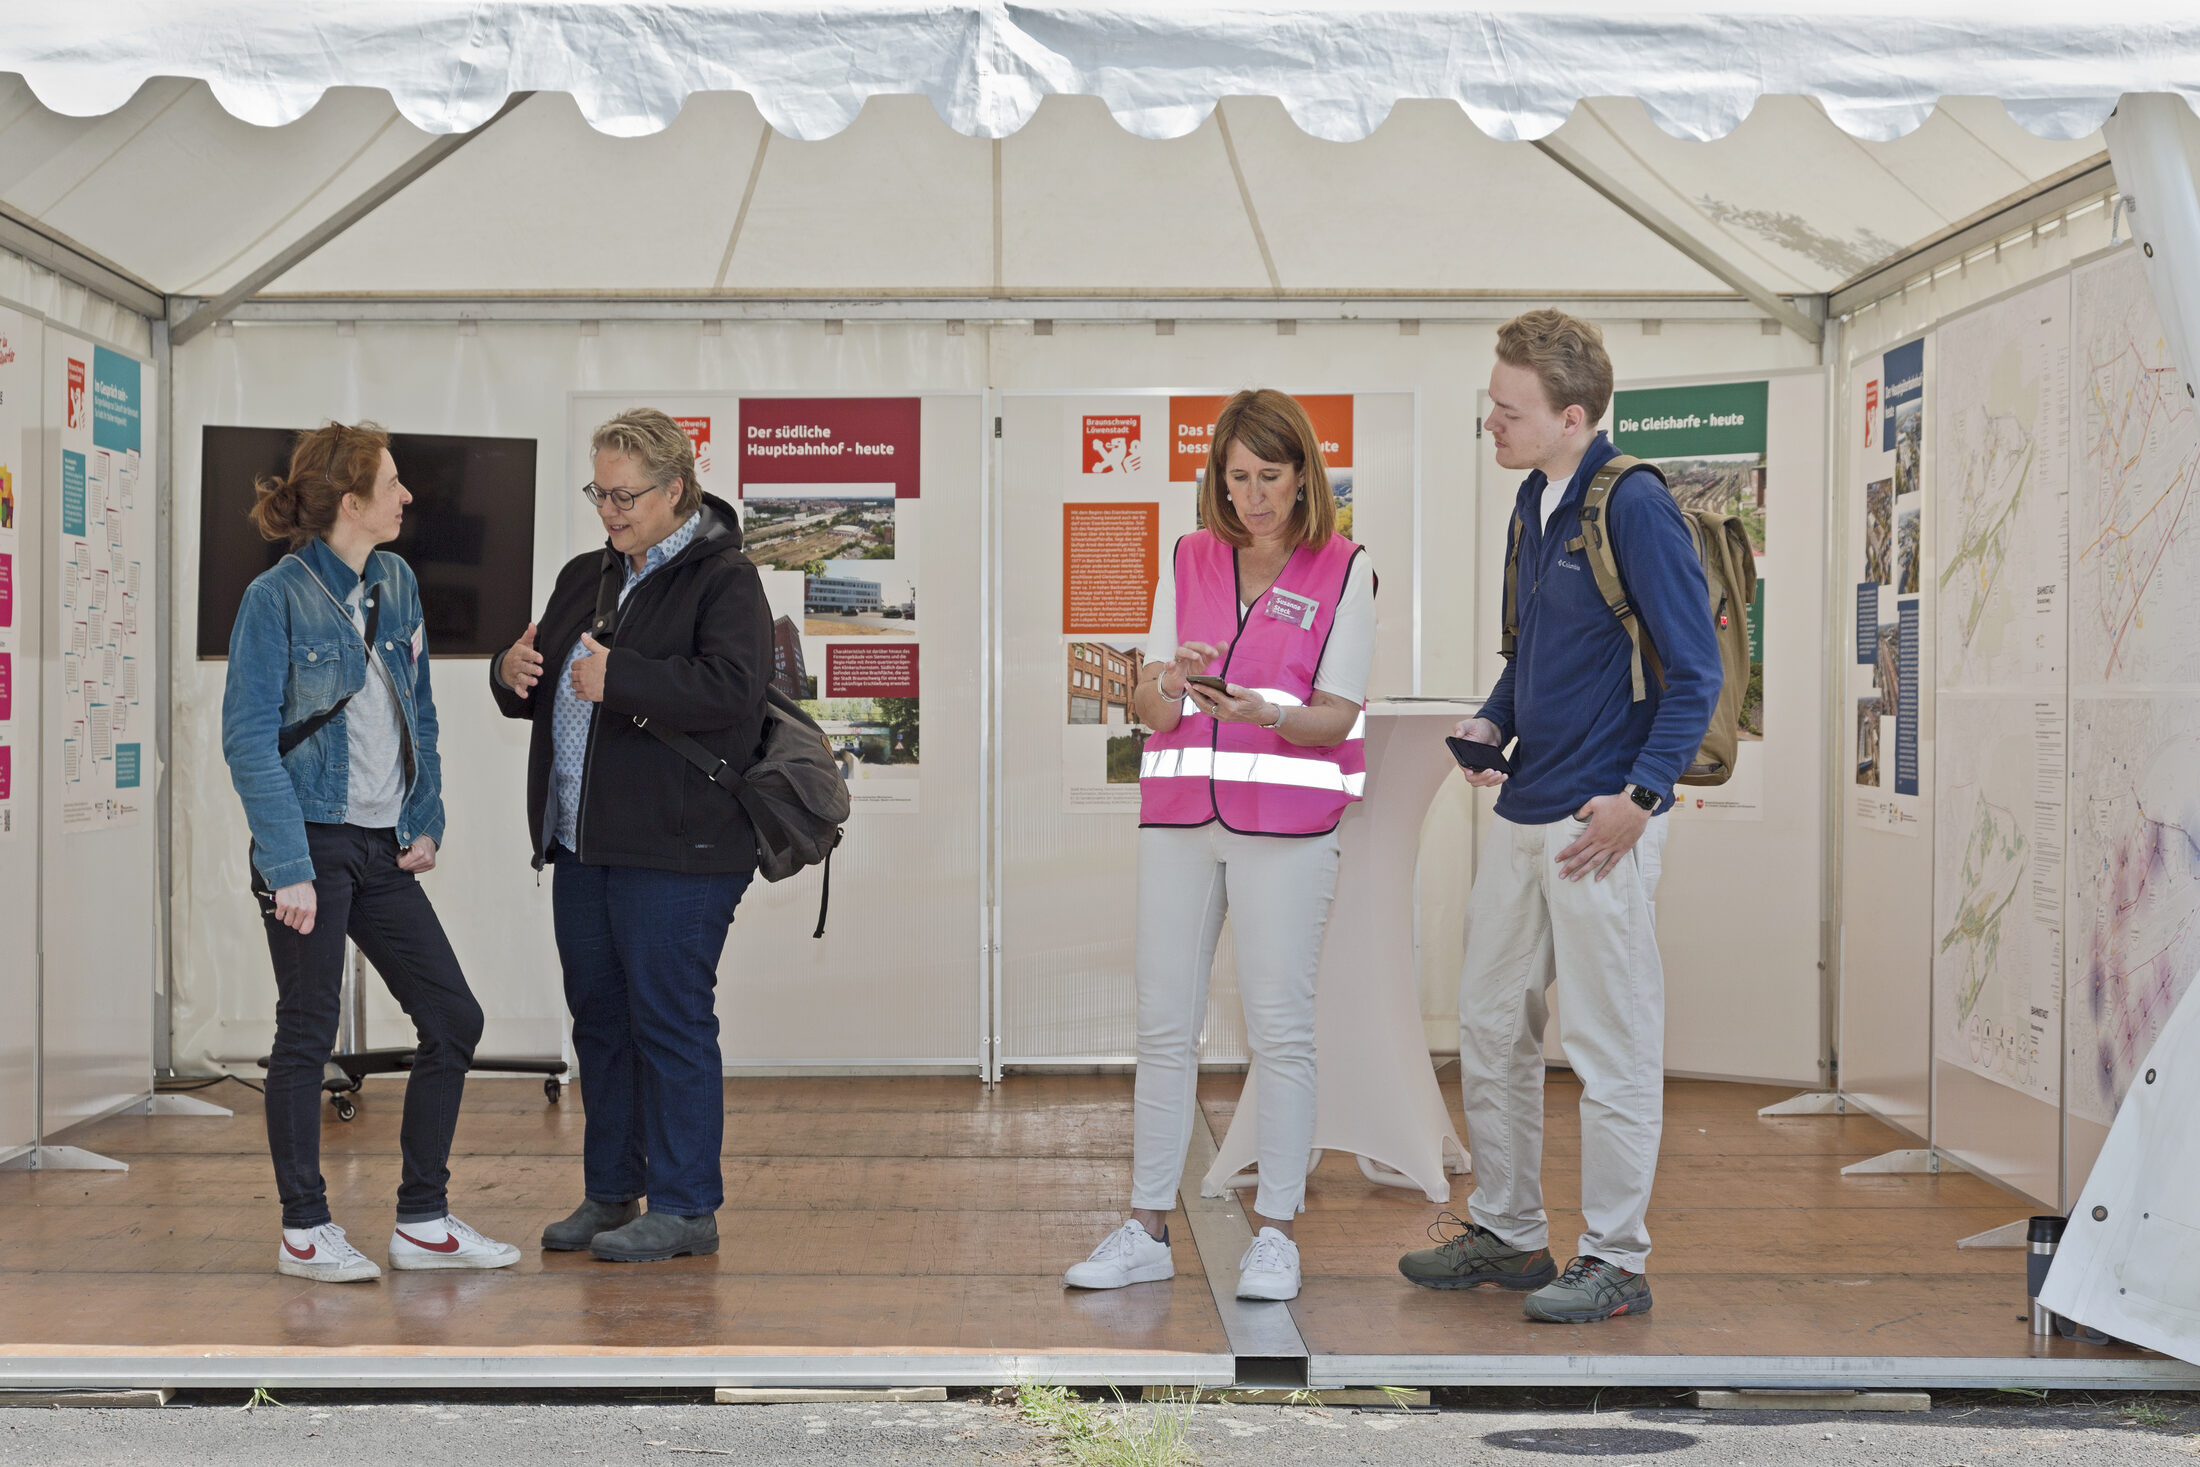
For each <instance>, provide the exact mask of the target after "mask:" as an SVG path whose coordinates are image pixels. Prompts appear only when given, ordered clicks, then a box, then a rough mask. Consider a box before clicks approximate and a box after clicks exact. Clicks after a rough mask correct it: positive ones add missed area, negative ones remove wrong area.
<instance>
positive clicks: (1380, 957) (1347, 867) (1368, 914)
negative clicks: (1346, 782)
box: [1200, 701, 1475, 1202]
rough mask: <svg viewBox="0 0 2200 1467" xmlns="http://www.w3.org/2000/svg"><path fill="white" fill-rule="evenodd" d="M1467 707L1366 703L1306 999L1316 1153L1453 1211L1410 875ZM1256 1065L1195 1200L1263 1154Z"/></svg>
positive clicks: (1452, 1157)
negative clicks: (1357, 770) (1351, 799)
mask: <svg viewBox="0 0 2200 1467" xmlns="http://www.w3.org/2000/svg"><path fill="white" fill-rule="evenodd" d="M1474 712H1475V705H1474V704H1471V703H1451V702H1441V703H1440V702H1433V701H1432V702H1395V703H1392V702H1383V703H1371V704H1369V705H1368V709H1367V793H1366V796H1365V798H1363V799H1362V800H1361V801H1360V803H1359V804H1357V805H1355V806H1354V807H1353V808H1352V809H1351V810H1349V811H1347V812H1346V814H1345V817H1344V821H1343V823H1342V824H1341V825H1339V826H1338V830H1337V834H1338V838H1339V842H1340V844H1341V846H1342V848H1343V849H1342V855H1341V857H1340V859H1339V862H1338V868H1337V899H1336V904H1335V905H1334V906H1333V907H1332V908H1331V909H1330V913H1329V928H1328V933H1327V936H1326V938H1325V939H1324V941H1323V944H1322V960H1321V968H1320V970H1319V973H1318V976H1317V978H1316V987H1315V997H1314V1050H1315V1066H1316V1074H1317V1077H1318V1079H1317V1083H1318V1085H1319V1087H1320V1088H1319V1092H1318V1096H1317V1100H1316V1113H1315V1120H1314V1149H1315V1151H1316V1152H1317V1153H1319V1152H1322V1151H1327V1150H1336V1151H1344V1152H1349V1153H1351V1154H1352V1155H1354V1156H1357V1157H1358V1158H1359V1159H1360V1171H1361V1172H1362V1174H1364V1175H1365V1176H1366V1177H1367V1178H1368V1180H1369V1181H1373V1182H1380V1183H1382V1184H1384V1185H1386V1186H1393V1187H1407V1188H1416V1189H1418V1190H1420V1191H1421V1192H1422V1193H1424V1194H1425V1195H1426V1196H1427V1197H1428V1199H1429V1201H1431V1202H1448V1201H1450V1200H1451V1182H1450V1179H1449V1177H1448V1176H1447V1173H1458V1172H1464V1171H1466V1170H1467V1168H1468V1157H1467V1148H1466V1147H1465V1146H1464V1145H1462V1144H1461V1143H1460V1140H1459V1133H1458V1131H1457V1130H1456V1129H1454V1128H1453V1126H1452V1121H1451V1113H1450V1112H1449V1111H1448V1110H1446V1109H1445V1107H1444V1097H1443V1093H1442V1092H1441V1091H1440V1090H1438V1089H1437V1088H1436V1069H1435V1067H1434V1066H1433V1065H1432V1064H1430V1063H1429V1055H1428V1040H1427V1038H1426V1035H1425V1031H1424V1030H1423V1028H1422V1025H1421V984H1420V965H1419V962H1418V961H1417V959H1416V956H1415V953H1414V941H1413V928H1414V919H1413V890H1414V871H1415V867H1416V866H1417V865H1418V864H1419V857H1420V849H1421V822H1422V820H1423V818H1424V817H1425V816H1426V815H1427V814H1428V807H1429V802H1430V801H1431V800H1433V799H1434V798H1435V797H1436V792H1437V791H1438V790H1440V789H1442V788H1443V784H1444V781H1445V780H1446V779H1449V778H1455V777H1456V772H1457V770H1458V768H1459V766H1458V764H1457V762H1455V761H1454V760H1453V759H1452V757H1451V751H1450V750H1449V749H1446V748H1445V747H1444V736H1445V735H1446V734H1448V733H1450V732H1451V730H1452V726H1453V725H1454V724H1456V723H1457V722H1458V721H1459V720H1460V719H1462V718H1471V717H1472V716H1473V715H1474ZM1259 1085H1260V1069H1259V1064H1258V1062H1257V1061H1256V1062H1255V1064H1254V1066H1253V1068H1252V1069H1250V1070H1248V1071H1247V1073H1246V1076H1245V1088H1244V1090H1243V1091H1241V1092H1240V1093H1239V1095H1238V1104H1237V1112H1236V1114H1235V1115H1233V1116H1232V1117H1231V1119H1230V1132H1229V1134H1228V1135H1227V1136H1225V1137H1224V1138H1223V1141H1222V1147H1221V1149H1220V1150H1219V1151H1218V1152H1217V1153H1216V1155H1215V1162H1214V1165H1213V1166H1211V1167H1209V1168H1208V1170H1207V1175H1206V1177H1205V1178H1204V1179H1203V1180H1202V1182H1201V1184H1200V1191H1201V1193H1202V1194H1203V1195H1205V1196H1208V1197H1219V1196H1221V1195H1222V1194H1223V1192H1224V1190H1225V1189H1226V1188H1228V1187H1231V1186H1244V1185H1249V1184H1250V1181H1249V1179H1242V1178H1241V1177H1240V1176H1239V1174H1240V1173H1242V1172H1243V1171H1244V1170H1245V1169H1246V1168H1247V1167H1249V1166H1251V1165H1253V1163H1254V1160H1255V1158H1256V1157H1257V1155H1258V1154H1259V1143H1258V1140H1257V1135H1258V1126H1259V1120H1258V1111H1259V1106H1258V1104H1257V1095H1258V1090H1259Z"/></svg>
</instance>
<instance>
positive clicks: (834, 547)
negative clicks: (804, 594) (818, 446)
mask: <svg viewBox="0 0 2200 1467" xmlns="http://www.w3.org/2000/svg"><path fill="white" fill-rule="evenodd" d="M763 487H764V489H765V492H763V493H749V494H747V495H745V496H744V497H743V500H742V508H743V509H744V510H745V511H746V513H745V514H744V516H743V518H742V526H741V532H742V538H743V542H744V545H745V548H746V549H747V551H748V555H749V559H751V560H753V561H755V562H756V563H757V564H758V565H760V566H767V565H768V566H771V567H773V568H775V569H778V570H798V571H803V572H805V573H806V574H810V575H817V574H821V573H822V571H821V569H812V567H819V568H822V567H823V565H824V563H825V562H826V561H828V560H891V559H892V558H893V555H894V509H895V505H894V486H893V485H891V484H772V485H769V486H763Z"/></svg>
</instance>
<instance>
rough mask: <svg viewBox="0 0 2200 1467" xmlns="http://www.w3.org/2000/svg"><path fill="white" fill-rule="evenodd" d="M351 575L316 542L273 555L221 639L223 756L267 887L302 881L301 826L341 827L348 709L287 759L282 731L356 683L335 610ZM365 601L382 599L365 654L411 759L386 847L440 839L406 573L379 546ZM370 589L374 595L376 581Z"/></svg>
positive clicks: (309, 869) (352, 646)
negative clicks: (371, 650) (391, 690)
mask: <svg viewBox="0 0 2200 1467" xmlns="http://www.w3.org/2000/svg"><path fill="white" fill-rule="evenodd" d="M361 579H362V577H360V576H356V575H354V574H352V570H351V567H350V566H348V565H346V564H344V562H343V561H341V560H339V559H338V558H337V556H336V552H335V551H333V550H331V549H329V548H328V545H327V544H326V543H325V542H324V541H322V540H319V539H315V540H313V541H311V542H309V543H308V544H307V545H306V547H305V548H304V549H303V550H300V551H297V552H296V553H294V554H291V555H286V556H284V557H283V558H282V559H281V560H280V561H278V562H277V563H276V565H275V567H274V569H272V570H270V571H268V572H267V573H266V574H264V575H262V576H260V577H259V578H258V579H257V580H255V581H254V582H253V583H252V584H251V585H250V586H248V587H247V588H246V589H245V593H244V601H243V604H241V605H240V606H239V607H238V608H237V624H236V626H234V627H233V628H231V630H230V633H229V681H228V684H227V686H226V688H225V689H224V691H223V693H222V757H223V758H225V759H227V760H228V761H229V778H230V782H231V783H232V784H234V785H236V787H237V796H238V798H239V799H241V800H243V801H244V816H245V821H246V823H247V824H249V825H250V826H251V828H252V845H253V865H254V866H256V867H258V868H259V872H260V875H261V877H262V878H263V879H264V880H265V881H266V882H267V884H268V885H269V886H277V887H280V886H289V885H291V884H292V883H293V882H299V881H311V880H312V879H313V875H314V871H313V857H312V856H311V855H309V854H308V853H307V850H306V824H307V822H309V821H310V822H312V823H314V824H321V825H340V824H342V823H343V820H344V810H345V806H346V804H347V803H348V799H347V796H348V789H347V781H348V779H349V774H350V769H349V765H350V759H351V745H350V740H349V737H348V735H347V734H346V731H345V728H344V720H345V719H346V718H348V717H349V716H350V710H349V709H348V708H347V709H346V710H345V711H344V712H342V713H339V714H337V715H336V716H335V717H334V718H332V719H330V720H329V721H328V722H327V723H326V724H324V725H323V726H322V727H321V729H320V731H319V732H317V733H315V734H314V735H313V736H312V737H311V738H308V739H306V740H304V741H303V742H301V743H300V744H299V745H298V746H297V747H296V748H294V749H292V750H291V751H290V752H289V753H288V754H279V753H278V752H277V750H278V748H279V747H280V744H279V741H280V738H281V735H282V731H283V730H284V729H288V728H295V727H296V726H297V725H299V724H301V723H303V722H305V721H306V720H307V719H308V718H311V717H312V716H313V715H314V714H316V713H319V712H321V711H322V710H324V709H326V708H329V707H332V706H334V704H335V702H336V700H337V699H339V698H341V697H344V696H345V695H346V694H348V693H355V692H357V691H358V690H359V689H360V688H361V687H363V686H364V685H365V683H366V680H367V659H366V647H365V645H364V643H363V642H362V641H361V639H360V636H359V632H358V630H357V628H356V627H355V626H354V625H353V623H352V620H351V616H350V614H349V613H348V612H346V611H345V609H344V607H343V605H342V603H343V601H344V600H345V598H347V597H349V596H350V595H351V592H352V588H353V587H354V586H356V585H358V584H359V582H360V580H361ZM364 579H365V580H366V581H367V582H368V594H369V595H370V596H373V597H375V598H376V599H378V600H379V601H380V603H381V615H380V617H379V619H378V622H377V625H376V628H375V642H376V647H375V655H376V656H378V657H380V658H381V659H382V664H383V666H385V667H387V668H388V669H389V672H390V681H391V683H392V684H393V685H394V686H395V687H396V689H397V706H398V708H399V709H400V710H401V711H402V713H403V716H404V720H405V736H406V743H407V746H408V752H409V755H410V758H409V760H408V763H409V768H408V770H407V778H406V785H405V805H404V809H403V811H402V812H401V813H400V814H399V815H398V823H397V840H398V844H400V845H410V844H411V843H412V842H413V841H414V840H415V839H416V838H418V837H420V836H423V835H425V836H427V837H429V838H430V839H431V840H433V841H434V842H435V843H436V844H437V845H439V846H440V845H441V844H442V843H443V776H442V767H441V764H440V763H439V761H438V760H437V758H436V722H435V698H434V696H433V694H431V693H430V692H429V689H428V643H427V634H426V629H425V627H424V626H423V625H422V622H421V616H420V589H419V587H418V586H417V585H416V584H415V583H414V581H413V573H412V567H411V566H408V565H406V564H405V562H404V561H402V560H400V559H398V558H397V557H396V556H394V555H391V554H389V553H388V552H386V551H381V550H377V551H376V552H374V554H372V555H370V556H369V557H367V573H366V575H365V577H364ZM377 585H378V586H379V587H380V589H379V590H376V589H375V588H376V586H377Z"/></svg>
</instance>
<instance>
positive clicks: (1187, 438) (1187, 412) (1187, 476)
mask: <svg viewBox="0 0 2200 1467" xmlns="http://www.w3.org/2000/svg"><path fill="white" fill-rule="evenodd" d="M1229 400H1230V399H1229V398H1227V397H1172V398H1170V399H1169V480H1170V482H1172V483H1177V484H1190V483H1195V482H1197V481H1198V479H1199V471H1200V470H1201V469H1204V468H1205V467H1207V447H1208V442H1207V440H1208V439H1209V438H1210V437H1211V436H1213V434H1214V431H1215V415H1216V414H1217V413H1219V412H1221V411H1222V405H1223V404H1224V403H1226V402H1228V401H1229ZM1299 406H1301V407H1303V408H1305V409H1306V415H1307V416H1308V417H1309V418H1312V419H1313V420H1314V433H1315V436H1316V437H1318V438H1320V439H1321V441H1322V462H1323V463H1326V464H1327V465H1329V467H1331V468H1333V469H1349V468H1351V467H1352V394H1351V393H1349V392H1331V393H1319V394H1314V395H1310V396H1305V397H1301V398H1300V399H1299Z"/></svg>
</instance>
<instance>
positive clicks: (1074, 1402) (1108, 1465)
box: [1016, 1382, 1193, 1467]
mask: <svg viewBox="0 0 2200 1467" xmlns="http://www.w3.org/2000/svg"><path fill="white" fill-rule="evenodd" d="M1016 1409H1017V1411H1018V1412H1019V1413H1020V1414H1021V1415H1022V1416H1023V1418H1024V1419H1025V1420H1026V1421H1028V1422H1030V1423H1031V1424H1032V1425H1034V1426H1036V1427H1038V1428H1039V1429H1040V1430H1042V1431H1044V1432H1046V1433H1047V1434H1048V1435H1049V1436H1051V1437H1053V1438H1054V1440H1055V1443H1056V1444H1057V1445H1058V1446H1060V1447H1061V1449H1062V1450H1063V1451H1064V1452H1066V1453H1068V1454H1069V1457H1070V1460H1071V1461H1073V1462H1075V1463H1077V1464H1078V1467H1188V1464H1189V1463H1190V1462H1191V1461H1192V1460H1193V1457H1192V1448H1191V1443H1190V1442H1189V1441H1188V1440H1186V1428H1187V1427H1188V1426H1189V1424H1190V1421H1191V1407H1190V1406H1189V1405H1188V1404H1187V1405H1183V1406H1176V1405H1171V1404H1169V1403H1166V1402H1160V1401H1155V1402H1149V1403H1146V1404H1145V1405H1144V1407H1143V1408H1142V1409H1135V1410H1134V1409H1133V1408H1132V1406H1131V1405H1130V1403H1129V1402H1127V1401H1125V1400H1124V1399H1123V1397H1122V1393H1121V1392H1117V1393H1116V1397H1115V1404H1114V1405H1113V1406H1112V1407H1111V1406H1108V1405H1106V1404H1104V1403H1096V1402H1091V1401H1086V1400H1083V1399H1081V1398H1079V1397H1078V1396H1076V1395H1073V1394H1072V1393H1070V1392H1069V1391H1068V1390H1066V1389H1064V1388H1063V1387H1061V1386H1050V1385H1037V1384H1034V1383H1031V1382H1024V1383H1022V1384H1019V1385H1018V1386H1017V1388H1016Z"/></svg>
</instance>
